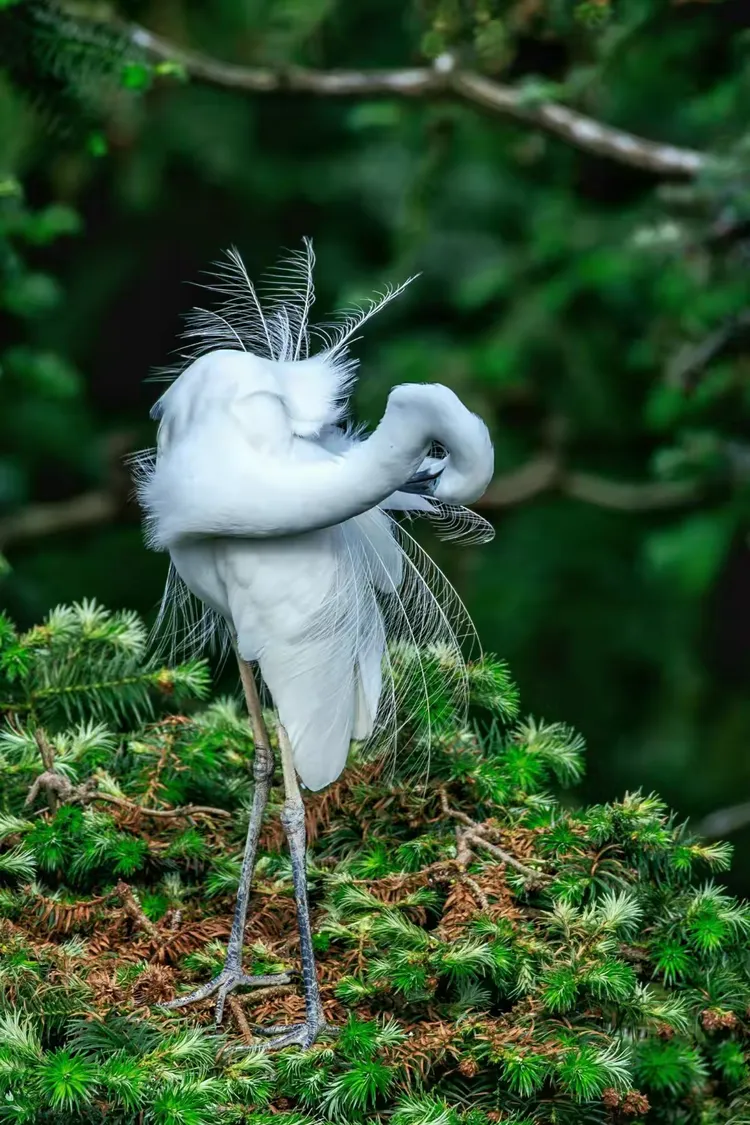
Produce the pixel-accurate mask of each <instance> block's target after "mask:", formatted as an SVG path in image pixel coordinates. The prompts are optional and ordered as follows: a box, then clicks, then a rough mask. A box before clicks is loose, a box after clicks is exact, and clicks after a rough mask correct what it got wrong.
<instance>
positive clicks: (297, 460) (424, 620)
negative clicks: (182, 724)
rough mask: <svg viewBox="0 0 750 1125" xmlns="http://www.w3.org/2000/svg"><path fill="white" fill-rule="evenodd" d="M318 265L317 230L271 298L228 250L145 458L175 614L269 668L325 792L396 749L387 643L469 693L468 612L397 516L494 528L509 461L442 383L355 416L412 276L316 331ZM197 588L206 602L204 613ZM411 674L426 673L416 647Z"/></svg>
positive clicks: (303, 767) (306, 772)
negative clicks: (425, 479) (378, 323)
mask: <svg viewBox="0 0 750 1125" xmlns="http://www.w3.org/2000/svg"><path fill="white" fill-rule="evenodd" d="M313 265H314V257H313V253H312V247H311V244H310V243H309V242H308V241H307V240H306V241H305V248H304V251H302V252H299V253H295V254H294V255H292V257H291V259H289V260H287V262H285V263H284V264H283V265H282V266H281V267H279V268H278V269H277V271H276V272H275V274H274V275H273V277H272V279H271V284H270V291H269V294H268V298H267V300H264V302H263V303H261V300H260V298H259V297H258V294H257V291H256V289H255V287H254V286H253V285H252V283H251V282H250V279H249V278H248V276H247V273H246V271H245V269H244V266H243V264H242V262H241V259H240V258H239V256H238V255H237V253H236V252H235V251H232V252H231V253H230V255H229V263H228V265H227V266H225V267H224V268H223V269H222V270H220V272H219V273H218V274H217V275H216V277H215V284H214V285H213V288H214V290H215V291H216V292H218V293H219V294H220V296H221V297H222V298H223V300H222V303H221V304H220V305H219V307H218V309H217V310H215V311H207V310H197V311H196V312H194V313H193V314H192V316H191V321H190V326H189V330H188V333H187V335H188V337H189V338H190V339H191V340H193V341H194V342H195V347H194V349H193V350H192V352H191V353H190V354H189V355H187V356H185V357H183V358H184V361H185V363H184V367H183V368H182V369H181V370H179V371H178V372H176V373H175V374H176V375H177V377H176V378H174V381H173V382H172V383H171V385H170V386H169V387H168V389H167V390H166V391H165V393H164V394H163V395H162V397H161V398H160V399H159V401H158V403H157V405H156V407H155V409H154V415H155V417H158V418H159V433H158V440H157V450H156V452H155V455H154V452H153V451H147V452H145V453H143V454H140V455H138V458H137V460H136V468H137V483H138V493H139V497H140V500H141V503H142V505H143V507H144V509H145V511H146V514H147V523H148V537H149V542H150V545H151V546H153V547H154V548H156V549H158V550H166V551H168V552H169V554H170V557H171V561H172V566H173V571H172V573H171V575H170V580H169V582H168V584H167V591H166V593H165V600H164V603H163V606H162V621H163V622H166V621H171V622H172V624H173V625H174V621H175V619H174V613H175V611H176V612H177V613H181V614H182V615H183V616H184V617H185V620H186V622H187V625H186V630H185V632H186V635H185V637H184V638H183V639H184V640H186V641H187V642H188V644H192V645H193V646H194V647H198V646H200V645H201V644H202V643H203V642H204V641H205V640H206V639H207V637H208V635H209V634H210V633H211V632H212V631H213V630H214V629H215V628H218V629H220V630H224V631H225V633H226V632H228V633H229V635H230V636H231V637H232V638H234V639H235V640H236V645H237V649H238V652H239V654H240V656H241V657H242V658H243V659H245V660H247V661H257V663H258V665H259V667H260V671H261V674H262V677H263V680H264V682H265V684H266V686H267V687H268V689H269V691H270V693H271V696H272V698H273V701H274V705H275V707H276V709H277V711H278V713H279V718H280V722H281V723H282V725H283V727H284V728H285V729H286V731H287V733H288V736H289V739H290V742H291V745H292V748H293V753H294V763H295V767H296V769H297V772H298V774H299V776H300V777H301V779H302V781H303V782H304V784H305V785H306V786H307V787H308V788H310V789H316V790H317V789H322V788H323V787H324V786H326V785H328V784H329V783H330V782H332V781H334V780H335V779H336V778H337V777H338V776H339V774H340V773H341V771H342V770H343V768H344V766H345V763H346V758H347V753H348V750H349V746H350V743H351V742H352V740H360V741H365V740H373V739H377V741H378V742H379V744H380V745H382V746H388V747H391V748H392V747H393V746H394V745H395V744H396V742H397V735H398V729H397V719H396V714H397V703H398V700H397V699H396V698H395V695H396V686H395V685H396V682H397V681H396V678H394V676H393V675H392V672H391V667H390V657H389V651H388V644H389V642H390V644H391V645H395V646H396V649H398V645H399V644H401V645H408V646H409V648H410V651H412V652H414V653H419V652H423V651H424V650H425V649H426V648H428V647H429V646H433V647H434V646H436V645H437V646H439V650H440V652H441V653H442V655H443V658H444V663H445V666H446V668H448V667H449V666H450V675H449V676H447V678H449V679H450V682H451V684H452V685H453V687H452V690H453V691H454V692H455V691H458V692H459V693H460V691H461V674H460V673H461V669H462V668H463V663H462V661H463V656H462V642H463V640H464V637H465V635H468V634H470V633H471V624H470V622H469V621H468V618H467V616H466V614H465V611H464V610H463V607H462V606H461V603H460V602H459V600H458V599H457V597H456V595H455V593H454V592H453V590H452V589H451V587H450V586H449V585H448V584H447V583H446V582H445V580H444V579H443V577H442V575H440V572H439V571H438V570H437V568H436V567H434V566H433V564H432V563H431V562H430V561H429V559H427V558H426V557H425V556H424V555H423V554H422V552H421V551H420V550H419V548H418V547H417V546H416V544H415V543H414V541H413V539H412V538H411V537H410V536H409V534H408V532H407V531H406V529H405V527H404V526H403V525H402V524H400V523H399V522H397V521H396V520H395V519H394V517H393V516H392V515H391V514H390V512H392V511H396V512H403V513H406V514H407V517H408V516H409V515H414V514H418V515H427V516H429V517H430V518H432V519H434V520H435V521H436V525H437V527H438V530H439V531H442V532H443V534H444V535H446V536H448V537H458V536H465V535H467V534H468V535H471V536H472V537H474V538H475V539H477V538H479V539H486V538H488V537H491V534H492V529H491V528H490V527H489V525H488V524H486V523H485V521H483V520H482V519H481V517H479V516H476V515H475V514H474V513H471V512H468V511H466V510H465V509H464V508H463V507H462V506H463V505H464V504H468V503H471V502H473V501H474V500H476V499H477V498H478V497H479V496H481V494H482V493H483V492H484V490H485V488H486V486H487V484H488V483H489V480H490V477H491V475H492V468H493V454H492V445H491V442H490V438H489V434H488V431H487V428H486V426H485V425H484V423H483V422H482V421H481V420H480V419H479V418H478V417H477V416H476V415H474V414H472V413H471V412H470V411H468V410H467V409H466V408H465V407H464V406H463V404H462V403H461V402H460V400H459V399H458V398H457V397H456V395H455V394H453V392H452V391H450V390H449V389H448V388H447V387H443V386H440V385H421V384H420V385H416V384H407V385H403V386H398V387H396V388H394V390H392V391H391V394H390V396H389V399H388V405H387V408H386V411H385V414H384V416H383V419H382V421H381V422H380V424H379V425H378V426H377V428H376V429H375V431H374V432H373V433H372V434H371V435H370V436H365V435H364V434H363V433H362V432H359V431H356V430H354V429H352V428H347V426H346V424H345V412H346V399H347V396H348V394H349V392H350V391H351V387H352V383H353V380H354V375H355V369H356V363H355V361H354V360H353V359H351V358H350V356H349V354H348V351H347V346H348V344H349V343H350V342H351V340H352V338H353V336H354V335H355V333H356V332H357V331H358V329H359V327H360V326H361V325H362V323H363V322H364V321H365V320H367V319H369V317H370V316H372V315H373V314H374V313H375V312H377V311H378V310H379V309H381V308H382V307H383V305H384V304H386V303H387V302H388V301H390V300H391V299H392V298H393V297H394V296H396V295H398V293H400V292H401V290H402V289H403V286H401V287H400V288H399V289H394V290H389V291H388V292H386V294H385V295H384V296H383V297H381V298H380V299H379V300H378V301H374V302H372V303H371V304H370V305H369V306H368V307H367V308H365V309H364V310H362V311H360V312H358V313H356V314H353V315H351V316H348V317H347V318H346V319H344V320H343V321H342V322H340V323H338V324H337V325H334V326H329V327H328V328H327V329H318V330H313V329H311V328H310V326H309V315H310V310H311V308H312V304H313V300H314V292H313V282H312V271H313ZM311 333H314V335H315V336H317V338H318V340H319V341H320V345H321V346H320V350H319V352H318V354H315V355H312V356H311V355H310V336H311ZM436 445H437V446H438V447H439V455H438V456H434V455H433V454H434V452H435V446H436ZM425 471H427V472H428V473H430V474H432V473H439V475H437V476H435V478H434V480H433V481H431V482H430V483H429V484H427V485H425V493H426V494H422V495H421V494H419V491H418V489H419V487H420V485H419V484H417V485H408V484H407V482H409V481H410V479H411V478H413V477H414V475H415V474H417V473H419V474H424V473H425ZM421 479H422V478H421V477H418V480H421ZM405 485H407V487H408V488H410V489H411V490H410V491H405V492H404V491H401V488H402V487H403V486H405ZM413 489H417V491H413ZM185 588H186V589H185ZM187 591H189V592H190V593H192V595H194V596H195V597H196V598H197V599H198V601H199V603H201V606H202V609H201V610H200V611H199V613H198V614H197V615H196V616H193V617H192V618H191V617H190V613H189V610H190V607H189V595H188V593H187ZM410 666H411V665H410ZM413 669H414V670H413V673H412V674H413V676H414V677H415V678H416V679H417V680H418V679H419V677H420V674H421V673H420V662H419V658H417V659H416V661H415V662H414V663H413ZM457 672H458V674H457ZM399 682H400V681H399ZM456 685H458V687H456ZM425 714H426V718H425V719H424V720H423V721H424V723H426V724H427V726H428V727H429V709H427V710H426V712H425ZM417 741H418V742H420V743H421V744H423V745H427V744H428V743H429V730H426V731H423V732H422V736H421V738H417Z"/></svg>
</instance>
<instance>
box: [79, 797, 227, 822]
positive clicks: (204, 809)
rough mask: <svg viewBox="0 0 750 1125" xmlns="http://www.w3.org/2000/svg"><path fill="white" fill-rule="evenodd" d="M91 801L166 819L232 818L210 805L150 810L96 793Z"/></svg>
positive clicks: (222, 810)
mask: <svg viewBox="0 0 750 1125" xmlns="http://www.w3.org/2000/svg"><path fill="white" fill-rule="evenodd" d="M89 800H93V801H109V803H110V804H112V805H120V806H121V807H122V808H126V809H132V810H133V812H138V813H142V814H143V816H160V817H164V818H169V817H181V816H221V817H231V816H232V813H231V812H228V811H227V810H226V809H214V808H212V807H211V806H210V805H181V806H180V807H179V808H177V809H149V808H145V807H144V806H143V805H138V804H136V802H135V801H129V800H128V799H127V797H115V796H113V795H112V794H111V793H101V792H97V793H94V794H93V795H92V796H91V797H90V798H89Z"/></svg>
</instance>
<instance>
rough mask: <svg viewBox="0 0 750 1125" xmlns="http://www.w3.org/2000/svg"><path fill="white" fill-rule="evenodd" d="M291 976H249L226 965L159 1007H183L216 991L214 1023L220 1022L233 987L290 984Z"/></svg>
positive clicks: (281, 974)
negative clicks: (209, 977) (206, 980)
mask: <svg viewBox="0 0 750 1125" xmlns="http://www.w3.org/2000/svg"><path fill="white" fill-rule="evenodd" d="M291 983H292V976H291V974H290V973H273V974H269V975H268V976H257V977H253V976H249V975H248V974H247V973H243V972H242V970H241V969H234V968H231V967H226V968H224V969H222V971H221V972H220V973H219V975H218V976H217V977H214V978H213V980H210V981H208V982H207V983H206V984H202V985H201V986H200V988H196V990H195V992H189V993H188V995H187V996H177V997H176V998H175V999H174V1000H169V1001H167V1003H166V1004H161V1005H160V1007H161V1008H169V1009H170V1010H172V1011H173V1010H174V1009H175V1008H185V1007H187V1005H188V1004H195V1003H197V1001H198V1000H205V999H206V997H208V996H213V995H214V993H218V995H217V997H216V1015H215V1020H216V1025H217V1027H218V1025H219V1024H220V1023H221V1021H222V1019H223V1016H224V1005H225V1004H226V1001H227V996H228V995H229V993H230V992H233V991H234V990H235V988H238V987H239V986H241V985H247V986H248V987H250V988H265V987H268V986H270V985H274V984H291Z"/></svg>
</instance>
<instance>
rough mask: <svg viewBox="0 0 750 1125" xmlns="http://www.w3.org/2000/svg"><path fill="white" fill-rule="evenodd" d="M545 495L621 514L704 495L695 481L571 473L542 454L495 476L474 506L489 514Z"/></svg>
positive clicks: (679, 503) (675, 504) (673, 504)
mask: <svg viewBox="0 0 750 1125" xmlns="http://www.w3.org/2000/svg"><path fill="white" fill-rule="evenodd" d="M544 492H558V493H561V494H562V495H563V496H568V497H570V498H571V499H573V500H582V501H584V502H585V503H587V504H594V505H596V507H599V508H611V509H613V510H615V511H620V512H650V511H658V510H660V509H663V508H677V507H681V506H682V505H683V504H691V503H694V502H695V501H696V500H698V499H700V496H701V489H700V486H699V485H698V484H697V483H694V482H693V481H664V482H660V481H645V482H642V483H641V482H638V483H636V482H631V481H620V480H610V479H609V478H607V477H600V476H597V475H595V474H594V473H578V472H571V471H568V470H566V469H565V468H564V467H563V466H562V465H561V463H560V461H559V459H558V457H557V456H556V455H555V454H554V453H542V454H539V456H537V457H533V458H532V459H531V460H530V461H527V462H526V464H525V465H522V466H521V467H520V468H519V469H515V470H514V471H513V472H511V473H506V474H505V475H503V476H499V477H496V478H495V480H493V482H492V484H491V485H490V487H489V488H488V489H487V491H486V492H485V494H484V496H482V497H481V499H479V500H478V501H477V503H476V505H475V507H477V508H480V509H482V510H488V511H493V510H496V509H499V508H506V507H512V506H513V505H515V504H522V503H524V502H525V501H527V500H531V499H533V498H534V497H535V496H539V495H541V494H542V493H544Z"/></svg>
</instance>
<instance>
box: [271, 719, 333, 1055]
mask: <svg viewBox="0 0 750 1125" xmlns="http://www.w3.org/2000/svg"><path fill="white" fill-rule="evenodd" d="M278 731H279V747H280V750H281V766H282V769H283V771H284V792H285V794H286V800H285V801H284V807H283V809H282V812H281V822H282V824H283V825H284V831H285V832H286V838H287V841H288V843H289V852H290V855H291V859H292V879H293V882H294V901H295V905H296V907H297V927H298V929H299V944H300V957H301V960H302V982H303V986H304V994H305V1022H304V1023H302V1024H294V1025H292V1026H291V1027H283V1026H281V1027H279V1026H277V1027H265V1028H256V1029H255V1030H256V1031H258V1032H259V1033H260V1034H262V1035H269V1036H271V1037H272V1041H271V1042H270V1043H269V1044H267V1046H269V1047H272V1048H274V1049H278V1048H279V1047H289V1046H292V1045H293V1044H296V1045H297V1046H299V1047H303V1048H306V1047H310V1046H312V1044H313V1043H314V1042H315V1040H316V1039H317V1038H318V1035H319V1034H320V1032H321V1031H323V1030H324V1029H325V1028H326V1022H325V1017H324V1015H323V1006H322V1004H321V1002H320V988H319V986H318V974H317V971H316V967H315V953H314V951H313V942H312V928H311V926H310V908H309V905H308V901H307V872H306V869H305V852H306V838H305V806H304V803H303V801H302V794H301V793H300V790H299V785H298V783H297V774H296V772H295V769H294V761H293V758H292V747H291V745H290V742H289V738H288V736H287V733H286V731H285V730H284V728H283V727H282V726H281V724H279V727H278ZM329 1030H333V1029H329Z"/></svg>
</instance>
